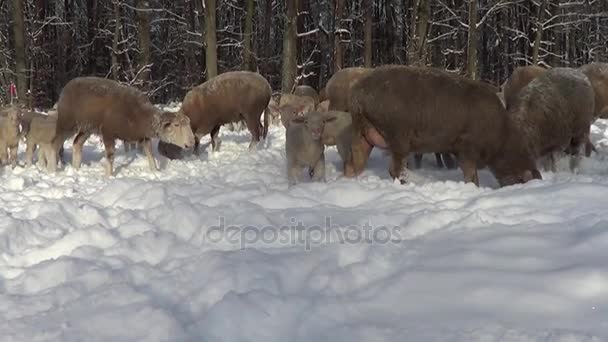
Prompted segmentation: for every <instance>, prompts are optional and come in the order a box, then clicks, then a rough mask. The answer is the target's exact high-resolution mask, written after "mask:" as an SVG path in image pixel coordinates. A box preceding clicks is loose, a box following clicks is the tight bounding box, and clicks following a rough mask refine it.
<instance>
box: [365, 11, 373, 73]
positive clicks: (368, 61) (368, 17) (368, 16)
mask: <svg viewBox="0 0 608 342" xmlns="http://www.w3.org/2000/svg"><path fill="white" fill-rule="evenodd" d="M373 6H374V3H373V1H372V0H363V7H364V8H363V11H364V13H365V14H364V15H365V28H364V29H363V31H364V36H365V43H364V44H365V57H364V61H365V67H367V68H371V67H372V52H373V50H372V21H373V9H374V7H373Z"/></svg>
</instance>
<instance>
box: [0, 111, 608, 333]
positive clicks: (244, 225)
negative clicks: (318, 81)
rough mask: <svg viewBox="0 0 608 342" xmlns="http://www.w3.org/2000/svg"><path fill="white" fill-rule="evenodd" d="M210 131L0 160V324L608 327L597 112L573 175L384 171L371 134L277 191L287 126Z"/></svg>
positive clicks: (426, 329) (173, 329)
mask: <svg viewBox="0 0 608 342" xmlns="http://www.w3.org/2000/svg"><path fill="white" fill-rule="evenodd" d="M221 137H222V140H223V144H222V151H221V152H219V153H211V154H209V153H207V151H205V152H203V153H202V154H201V156H199V157H194V156H191V155H188V156H187V158H186V159H185V160H181V161H168V160H166V159H164V158H162V157H159V160H160V164H161V171H158V172H156V173H152V172H150V170H149V169H148V165H147V162H146V160H145V157H144V156H143V155H142V154H136V153H130V154H125V153H124V152H123V150H122V144H121V143H118V144H117V148H119V149H118V150H117V151H118V152H117V156H116V162H115V167H116V171H117V175H116V176H115V177H113V178H110V179H107V178H105V177H104V176H103V165H102V156H103V149H102V147H101V144H100V141H99V139H97V138H95V137H92V138H91V139H90V140H89V142H88V143H87V144H86V145H85V150H84V151H85V152H84V163H85V165H84V166H83V168H82V169H81V170H80V171H79V172H75V171H74V170H73V169H72V168H71V167H70V166H67V167H65V168H64V169H62V170H60V171H59V172H58V173H57V174H55V175H47V174H46V173H45V172H43V171H40V170H38V169H37V168H36V167H33V168H30V169H24V168H22V167H17V168H16V169H14V170H11V169H10V167H6V168H3V169H2V170H0V340H1V341H28V342H31V341H114V342H115V341H262V342H272V341H277V342H279V341H281V342H283V341H349V342H350V341H366V342H367V341H564V342H565V341H568V342H572V341H608V121H601V120H600V121H598V122H596V123H595V125H594V127H593V141H594V143H595V144H596V146H597V148H598V153H597V154H595V153H594V154H593V156H592V157H591V158H589V159H585V160H584V161H583V164H582V168H581V171H580V173H579V174H577V175H573V174H571V173H570V172H568V171H567V161H566V160H562V161H561V165H560V166H561V170H562V171H560V172H557V173H556V174H553V173H543V177H544V180H543V181H533V182H530V183H528V184H525V185H518V186H511V187H507V188H502V189H497V184H496V182H495V180H494V178H493V177H492V176H491V174H490V173H489V172H488V171H482V172H481V182H482V187H480V188H477V187H475V186H474V185H471V184H464V183H463V182H462V173H461V172H460V171H459V170H453V171H446V170H438V169H437V168H436V167H435V164H434V158H433V156H432V155H427V156H425V160H424V163H423V168H422V169H420V170H414V171H410V181H411V182H410V183H409V184H408V185H400V184H395V183H393V182H392V181H391V180H389V176H388V172H387V165H388V157H386V156H385V155H384V154H383V153H382V152H381V151H375V152H374V153H373V154H372V158H371V160H370V163H369V165H368V168H367V171H366V172H365V173H364V174H363V175H362V176H361V177H359V178H358V179H345V178H343V177H342V176H341V168H342V167H341V163H340V162H339V156H338V154H337V152H336V150H335V148H329V150H328V151H327V152H326V156H327V157H326V158H327V159H328V167H327V183H310V182H306V183H302V184H299V185H297V186H296V187H294V188H291V189H288V188H287V179H286V175H285V156H284V130H283V128H282V127H280V128H279V127H272V128H271V130H270V134H269V138H268V139H267V141H266V142H265V143H263V144H261V146H260V148H259V149H258V150H257V151H255V152H249V151H248V149H247V146H248V143H249V139H250V136H249V133H248V132H247V131H243V132H230V131H228V130H227V129H225V128H224V129H223V130H222V133H221ZM206 141H208V139H207V140H205V141H204V142H206ZM66 154H67V156H68V158H70V157H71V146H69V145H68V144H66ZM20 157H21V158H22V157H23V151H22V152H21V153H20ZM222 223H223V227H222ZM296 226H298V227H296Z"/></svg>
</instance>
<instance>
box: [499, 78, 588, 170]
mask: <svg viewBox="0 0 608 342" xmlns="http://www.w3.org/2000/svg"><path fill="white" fill-rule="evenodd" d="M594 97H595V95H594V92H593V88H592V86H591V83H590V82H589V79H588V78H587V76H585V74H583V73H582V72H581V71H579V70H576V69H571V68H553V69H550V70H548V71H547V72H545V73H544V74H543V75H541V76H538V77H537V78H535V79H534V80H533V81H532V82H530V84H528V85H527V86H526V87H525V88H523V89H522V90H521V93H520V94H519V97H518V99H517V101H516V103H515V105H514V106H512V107H511V108H510V109H509V111H508V114H509V117H510V119H511V121H512V122H513V123H514V124H515V125H516V126H517V128H518V132H519V134H518V135H517V136H516V135H513V136H512V137H511V139H510V140H508V141H507V144H509V143H512V142H513V141H514V140H518V141H523V142H524V143H525V144H526V147H527V150H528V151H529V152H530V154H531V155H532V156H533V157H534V158H535V159H539V158H541V157H550V158H551V160H552V161H553V163H552V164H553V165H552V169H553V170H555V165H554V159H553V154H554V153H561V152H563V151H565V150H567V149H570V150H571V151H575V152H574V153H573V154H574V156H573V158H572V159H571V164H570V167H571V169H572V170H574V169H575V168H576V167H577V165H578V161H579V159H580V155H581V151H582V149H583V147H584V145H585V143H586V141H587V140H588V138H589V127H590V125H591V123H592V122H593V114H594V107H595V106H594V101H595V100H594ZM509 157H510V156H505V158H504V159H505V160H504V161H502V163H503V164H509V163H510V162H511V160H510V159H509Z"/></svg>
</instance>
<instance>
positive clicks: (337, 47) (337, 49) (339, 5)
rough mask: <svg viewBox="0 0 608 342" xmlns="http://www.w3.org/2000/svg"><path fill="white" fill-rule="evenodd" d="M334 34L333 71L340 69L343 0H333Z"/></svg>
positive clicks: (341, 61)
mask: <svg viewBox="0 0 608 342" xmlns="http://www.w3.org/2000/svg"><path fill="white" fill-rule="evenodd" d="M335 4H336V7H335V10H334V16H335V25H334V27H335V36H334V72H336V71H338V70H340V69H342V67H343V63H344V52H343V50H342V34H341V32H340V31H341V30H342V17H343V15H344V0H335Z"/></svg>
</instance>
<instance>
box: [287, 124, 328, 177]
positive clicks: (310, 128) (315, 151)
mask: <svg viewBox="0 0 608 342" xmlns="http://www.w3.org/2000/svg"><path fill="white" fill-rule="evenodd" d="M335 120H336V118H335V117H327V116H324V115H322V114H321V113H319V112H310V113H307V114H306V115H305V116H299V117H295V118H293V119H292V123H291V124H290V125H289V127H288V128H287V132H286V142H285V154H286V156H287V177H288V180H289V186H293V185H295V184H297V183H298V182H299V181H300V180H301V178H302V168H303V167H307V168H309V173H310V174H311V176H312V179H313V181H325V155H324V150H325V146H324V145H323V132H324V126H325V125H326V124H327V123H331V122H333V121H335Z"/></svg>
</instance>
